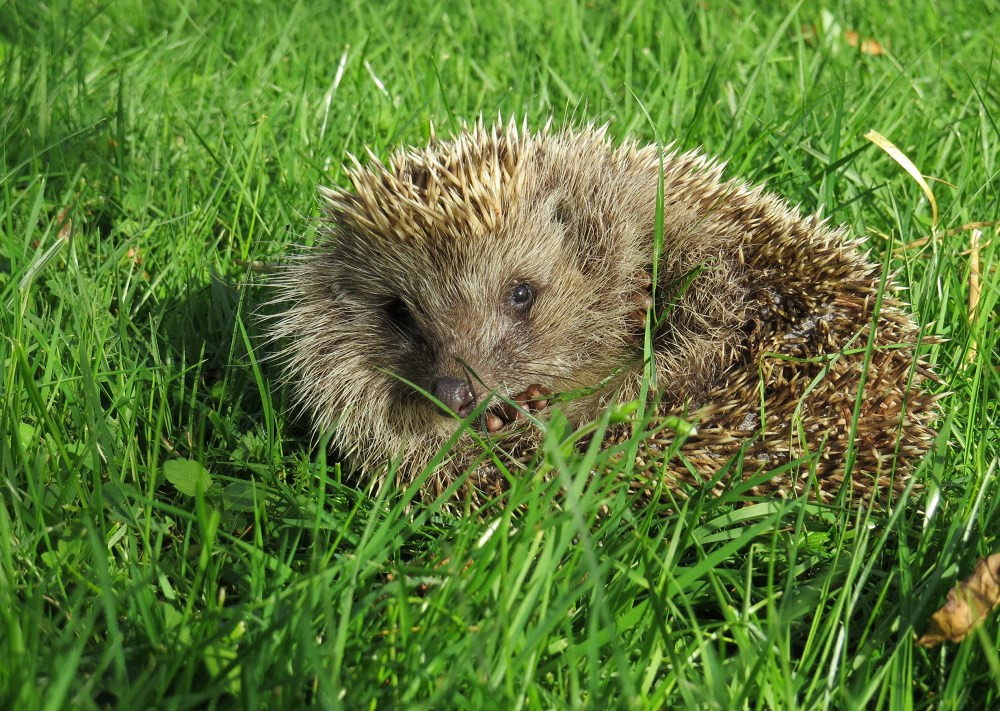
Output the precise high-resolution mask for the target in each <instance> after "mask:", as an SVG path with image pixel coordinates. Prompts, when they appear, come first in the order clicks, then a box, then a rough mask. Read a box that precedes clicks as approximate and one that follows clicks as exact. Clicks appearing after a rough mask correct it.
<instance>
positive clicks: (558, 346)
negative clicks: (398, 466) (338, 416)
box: [328, 191, 634, 436]
mask: <svg viewBox="0 0 1000 711" xmlns="http://www.w3.org/2000/svg"><path fill="white" fill-rule="evenodd" d="M564 193H565V191H559V192H558V198H557V197H556V195H549V196H548V197H547V198H544V197H543V198H542V199H538V200H530V201H525V202H523V203H521V204H518V205H512V206H511V208H510V209H509V211H508V213H507V214H505V215H501V217H500V218H499V219H498V220H497V222H496V224H495V226H494V228H493V229H492V230H490V231H489V232H484V233H481V234H475V233H473V232H471V231H470V232H466V233H464V234H463V233H457V234H452V235H448V237H449V239H447V240H442V239H441V237H440V236H438V237H437V241H436V242H432V236H429V235H411V236H410V241H407V242H403V243H402V244H400V245H398V248H397V249H395V250H394V251H393V252H391V253H385V252H383V254H382V256H381V260H380V261H379V262H378V263H375V262H373V261H371V260H372V255H373V254H374V253H375V252H376V251H377V250H378V244H377V240H378V239H379V238H378V237H376V238H375V240H374V242H375V243H373V239H372V237H371V236H370V235H366V234H364V233H359V232H356V231H355V232H349V233H345V234H342V235H341V236H340V237H339V239H338V241H337V243H336V245H335V247H334V249H333V250H332V252H331V254H330V255H329V261H328V263H329V264H330V266H331V270H332V271H333V274H332V275H331V281H332V282H333V284H334V292H335V294H334V297H333V298H332V299H331V304H330V307H331V310H336V311H338V312H339V314H340V318H342V319H346V320H348V321H349V323H345V324H343V328H344V330H345V331H346V332H352V333H371V334H372V335H374V336H375V339H374V340H373V342H372V343H371V346H370V350H369V352H368V353H369V364H370V367H371V368H374V369H375V370H377V371H381V372H383V374H384V376H385V378H386V382H385V387H384V388H383V392H384V395H385V397H386V399H387V404H386V408H387V411H388V412H395V413H398V414H401V415H402V414H404V413H405V419H407V420H408V421H409V423H410V425H411V428H413V429H416V430H417V432H415V434H416V435H417V436H426V435H429V434H432V433H433V434H440V435H447V434H450V433H451V432H453V431H454V429H455V427H456V422H455V419H454V417H453V415H452V414H451V413H457V414H458V415H459V416H460V417H465V416H467V415H468V414H469V413H470V412H472V411H473V410H474V409H476V407H477V405H479V404H481V403H483V401H484V400H488V399H489V398H490V397H491V396H492V395H494V394H495V393H499V394H500V395H502V396H504V397H506V398H514V399H518V397H519V396H521V395H522V394H523V393H526V392H527V391H528V389H529V388H531V387H532V386H535V388H536V389H538V390H540V391H547V392H552V391H569V390H575V389H579V388H585V387H588V386H593V385H594V384H595V383H597V382H599V381H600V380H602V379H603V378H606V377H607V376H608V374H610V373H611V371H612V370H613V369H614V368H615V366H616V365H619V364H620V361H621V356H622V353H621V351H620V350H619V349H615V348H609V347H608V343H609V342H612V343H613V342H614V341H615V338H614V334H609V333H608V329H609V324H610V327H612V328H613V327H614V326H615V324H624V323H625V320H624V319H623V317H622V313H621V312H622V311H623V308H624V306H623V304H625V306H627V303H626V302H624V301H622V300H621V299H617V298H615V294H614V292H613V291H611V292H609V291H608V290H603V291H602V290H595V289H593V288H592V287H591V286H590V282H589V280H590V276H589V275H588V274H587V273H586V269H588V268H591V269H593V268H594V265H595V264H596V262H595V260H594V255H589V261H588V260H584V259H582V258H581V253H580V250H579V245H578V235H577V234H576V233H575V231H574V229H575V228H578V223H579V222H580V220H575V221H574V223H573V224H572V225H567V224H566V222H567V221H568V218H567V217H566V214H569V212H570V211H577V212H580V211H581V206H578V205H574V204H573V203H571V202H570V198H569V197H567V196H566V195H565V194H564ZM557 205H558V207H559V210H561V211H562V212H563V214H562V215H561V218H562V219H557V212H556V209H555V208H556V206H557ZM429 244H435V247H436V248H435V249H433V250H431V251H428V249H427V246H428V245H429ZM498 246H499V249H498ZM603 271H604V272H607V271H608V269H607V267H606V266H605V267H604V268H603ZM609 295H610V297H611V298H609ZM588 297H589V298H588ZM633 308H634V307H633ZM581 327H582V328H586V329H587V330H588V331H589V332H590V333H592V334H594V335H595V336H596V335H598V334H599V336H600V337H599V338H596V337H593V336H591V338H588V337H587V335H586V334H582V333H581V332H580V330H581ZM609 335H610V336H611V337H610V339H609ZM618 340H619V341H620V342H622V343H625V339H624V338H619V339H618ZM376 341H377V342H376ZM414 386H416V387H414ZM420 391H423V393H422V392H420ZM424 393H429V394H431V395H433V397H434V398H435V399H436V400H438V401H439V402H440V403H441V404H443V405H444V406H445V408H446V410H447V411H445V410H442V409H441V408H439V407H438V406H437V405H436V404H435V403H433V402H432V401H431V400H430V399H429V398H427V397H426V396H425V395H424ZM535 399H536V400H537V398H535ZM498 404H499V400H498ZM580 408H581V405H580V404H578V405H577V406H575V407H570V410H571V411H573V410H579V409H580ZM448 411H450V412H448ZM486 423H487V424H486V427H487V429H488V430H491V431H495V430H496V429H499V428H500V426H501V424H502V423H501V422H498V420H497V419H496V417H495V416H491V415H488V416H487V419H486Z"/></svg>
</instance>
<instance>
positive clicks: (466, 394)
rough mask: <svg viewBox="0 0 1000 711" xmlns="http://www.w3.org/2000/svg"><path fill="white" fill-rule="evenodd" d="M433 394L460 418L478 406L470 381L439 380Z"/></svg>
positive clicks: (436, 381) (435, 382) (455, 379)
mask: <svg viewBox="0 0 1000 711" xmlns="http://www.w3.org/2000/svg"><path fill="white" fill-rule="evenodd" d="M431 394H432V395H433V396H434V397H436V398H437V399H438V400H440V401H441V402H442V403H443V404H444V406H445V407H447V408H448V409H449V410H451V411H452V412H454V413H456V414H458V416H459V417H465V416H466V415H468V414H469V413H470V412H472V410H473V408H474V407H475V406H476V394H475V393H474V392H472V388H471V387H469V383H468V381H465V380H459V379H458V378H438V379H437V380H435V381H434V388H433V389H432V390H431Z"/></svg>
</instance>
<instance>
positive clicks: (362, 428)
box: [271, 121, 931, 494]
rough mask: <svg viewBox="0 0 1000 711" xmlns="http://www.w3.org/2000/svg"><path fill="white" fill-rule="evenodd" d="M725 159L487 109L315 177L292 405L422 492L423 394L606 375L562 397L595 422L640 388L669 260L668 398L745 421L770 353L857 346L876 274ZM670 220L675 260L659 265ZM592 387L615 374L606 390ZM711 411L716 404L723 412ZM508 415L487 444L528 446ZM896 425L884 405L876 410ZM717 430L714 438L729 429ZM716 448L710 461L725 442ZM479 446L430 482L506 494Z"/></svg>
mask: <svg viewBox="0 0 1000 711" xmlns="http://www.w3.org/2000/svg"><path fill="white" fill-rule="evenodd" d="M720 171H721V167H720V166H719V165H718V164H716V163H715V162H713V161H711V160H710V159H708V158H706V157H704V156H703V155H701V154H699V153H697V152H691V153H677V152H675V151H672V150H670V149H669V148H667V149H661V148H658V147H656V146H638V145H636V144H635V143H632V142H626V143H623V144H619V145H614V144H613V143H612V142H611V141H610V140H608V138H607V137H606V136H605V132H604V130H603V129H599V128H594V127H586V128H580V129H573V128H570V129H563V130H560V131H550V130H548V129H544V130H541V131H538V132H531V131H528V130H527V129H526V128H521V129H519V128H518V127H517V126H516V125H515V124H513V123H510V124H506V125H502V124H497V125H495V126H492V127H487V126H486V125H485V124H483V122H481V121H480V122H479V123H478V124H476V125H475V126H474V127H472V128H470V129H466V130H464V131H463V132H461V133H460V134H459V135H458V136H456V137H454V138H451V139H445V140H439V139H437V138H436V137H432V139H431V141H430V143H429V144H428V145H427V146H426V147H425V148H421V149H414V148H404V149H400V150H399V151H397V152H396V153H395V154H394V155H393V156H392V157H391V158H390V159H389V160H388V161H387V162H385V163H383V162H381V161H380V160H379V159H378V158H377V157H376V156H374V155H373V154H371V153H369V156H368V160H367V165H362V164H361V163H360V162H359V161H357V160H356V159H355V160H353V165H352V166H351V167H350V168H348V171H347V172H348V176H349V179H350V182H351V188H350V189H325V188H324V189H321V191H320V193H321V199H322V207H323V212H324V220H323V230H322V232H323V234H322V235H321V239H320V240H319V241H318V243H317V245H316V247H314V248H313V249H312V250H310V251H308V252H307V253H306V254H304V255H302V257H301V258H299V259H296V260H293V262H292V263H291V264H290V266H288V267H287V268H285V270H284V272H283V273H282V275H281V276H280V277H279V279H278V288H279V295H278V299H279V300H280V301H283V302H285V303H287V305H288V307H287V309H286V311H285V312H284V313H283V314H281V315H280V316H279V317H277V318H276V319H275V320H274V321H273V325H272V327H271V334H272V336H274V337H275V338H276V339H279V340H280V341H281V342H282V343H283V351H282V356H283V360H284V363H285V369H286V374H287V375H288V377H289V380H290V381H291V383H292V386H293V391H294V394H295V397H296V400H297V402H298V403H299V404H300V406H301V407H302V409H303V410H304V411H305V412H306V413H307V414H308V416H309V417H310V419H311V420H312V422H313V424H314V426H315V427H316V428H317V430H331V431H332V432H333V435H334V439H333V444H334V446H335V447H336V449H337V450H338V451H339V452H340V453H341V454H342V455H343V456H345V457H346V458H347V460H348V461H349V462H350V463H351V464H352V465H353V466H354V468H355V469H356V470H357V471H358V472H359V474H360V475H361V476H362V477H363V478H366V479H367V481H368V483H369V484H370V485H371V486H372V487H373V488H376V487H379V486H381V485H382V484H383V483H385V473H386V471H387V468H386V464H387V463H388V462H394V463H395V464H394V466H393V467H392V468H391V469H392V471H394V472H395V475H394V478H395V481H396V483H397V484H398V485H403V484H406V483H407V482H408V481H410V480H411V479H413V478H414V477H415V476H416V475H418V474H419V473H420V472H421V470H422V469H423V468H424V467H425V466H426V464H427V462H428V461H429V460H430V459H431V457H432V456H434V455H435V454H436V453H437V451H438V450H439V449H440V448H441V446H442V445H443V444H444V443H445V442H446V441H448V439H449V438H450V437H452V436H453V435H454V433H455V431H456V429H457V428H458V426H459V423H458V421H457V420H456V418H455V416H454V414H453V413H452V414H450V415H449V413H447V412H445V411H444V410H442V409H441V408H440V407H439V406H438V405H437V404H435V403H434V402H433V401H432V400H431V399H430V398H428V397H426V395H425V394H424V393H431V394H433V395H435V396H436V397H438V396H440V398H439V399H448V400H449V402H446V403H445V404H446V405H449V406H450V407H451V408H452V409H453V410H455V411H457V412H458V413H459V414H460V415H465V414H466V412H467V411H468V409H469V407H470V406H471V404H477V403H483V401H484V400H489V398H490V397H494V399H496V398H495V395H496V394H497V393H499V394H500V395H501V396H503V397H504V398H513V399H514V400H516V401H518V402H521V401H523V402H525V403H528V402H530V403H533V405H532V406H536V405H538V403H539V402H540V398H539V397H538V396H537V392H538V391H537V390H533V388H536V386H542V387H543V388H544V391H545V392H549V393H551V392H568V391H573V390H579V389H587V388H590V389H591V392H590V394H589V395H587V396H585V397H580V398H576V399H573V400H570V401H568V402H565V403H564V404H563V405H562V409H563V411H564V412H565V413H566V414H567V416H568V417H569V418H570V420H571V421H573V422H576V423H581V422H584V421H586V420H587V419H590V418H593V417H596V416H597V415H598V414H599V413H600V411H601V409H602V408H603V407H604V406H606V404H607V403H608V402H609V401H610V400H612V399H630V398H634V397H635V396H636V395H637V394H638V392H639V382H640V381H641V377H642V372H643V365H642V359H643V346H642V340H643V333H644V332H645V328H646V311H647V308H646V307H647V306H648V305H650V304H651V303H652V299H651V296H652V292H653V286H654V285H653V284H652V283H651V282H652V280H653V272H654V270H653V263H654V261H657V270H656V284H655V294H656V300H657V303H656V304H653V313H654V314H659V315H660V316H659V318H658V319H656V322H657V323H658V327H657V328H656V330H655V333H654V334H653V357H654V370H655V375H656V382H657V383H658V385H659V387H660V392H659V393H658V397H659V398H660V402H661V405H660V408H661V410H663V411H664V414H668V413H669V411H670V408H679V407H683V408H689V407H691V406H692V405H702V406H704V405H705V403H711V402H713V401H714V400H717V399H720V398H721V400H722V402H728V403H729V405H728V407H729V410H730V411H731V412H730V411H726V410H725V406H723V410H722V411H723V412H728V415H726V416H727V417H729V416H731V417H735V418H737V420H738V421H739V422H744V421H749V420H748V418H750V419H752V417H753V416H754V415H753V413H754V412H759V411H760V402H759V395H758V391H759V387H758V384H757V383H754V382H751V381H750V380H747V378H746V377H744V376H747V373H757V372H758V368H757V366H758V360H759V358H760V357H761V354H762V353H765V352H771V351H781V350H782V349H786V351H787V353H788V354H790V355H793V356H794V357H811V356H814V355H818V354H821V353H823V352H826V351H828V350H831V349H832V350H835V349H836V348H839V347H842V346H843V344H842V343H840V341H839V340H838V339H840V338H841V332H842V333H843V334H847V333H848V332H850V333H851V334H854V335H856V333H857V331H858V328H859V327H863V326H864V324H865V323H866V321H867V320H868V317H869V315H870V307H869V306H868V301H867V300H866V299H867V298H868V297H869V296H871V294H872V293H874V288H875V286H877V280H878V276H879V275H878V269H877V266H873V265H871V264H868V263H867V262H865V261H864V259H863V257H862V256H861V255H860V254H858V253H857V251H856V249H855V248H854V247H855V245H854V244H853V243H852V242H851V241H850V240H847V239H845V237H844V235H843V233H842V231H838V230H833V229H830V228H829V227H827V226H825V225H824V224H823V223H822V222H820V221H818V220H817V219H815V218H812V217H806V218H803V217H801V216H800V215H799V214H798V212H797V211H796V210H794V209H793V208H790V207H788V206H787V205H786V204H785V203H783V202H782V201H780V200H779V199H778V198H775V197H773V196H771V195H768V194H766V193H763V192H762V191H761V190H760V189H759V188H750V187H747V186H745V185H743V184H741V183H738V182H735V181H723V180H722V179H721V177H720ZM661 181H662V189H663V198H664V199H663V212H662V223H661V224H660V225H658V220H657V209H656V203H657V194H658V190H659V187H660V185H661ZM657 234H662V252H661V253H659V254H658V255H657V257H658V258H657V259H654V243H655V242H656V236H657ZM873 285H874V286H873ZM887 312H888V313H889V314H890V316H891V317H892V318H891V319H890V321H891V323H895V324H897V325H896V326H894V327H892V328H894V329H895V330H892V328H890V330H889V332H887V340H890V341H891V340H899V339H900V338H903V337H908V336H909V335H911V333H912V331H913V330H914V328H915V327H913V324H912V322H911V321H910V320H909V319H908V318H907V317H905V316H904V315H902V314H897V309H896V302H893V301H891V300H890V301H889V302H888V306H887ZM893 319H895V320H893ZM844 338H845V339H846V338H847V336H844ZM796 344H798V346H796ZM793 347H798V348H799V351H801V352H799V351H795V352H792V350H788V349H793ZM845 362H846V361H845ZM900 363H903V364H904V365H905V364H906V363H909V364H911V365H912V363H913V359H912V357H910V356H907V357H904V358H903V360H902V361H900ZM898 365H899V363H896V362H895V361H893V367H898ZM887 367H888V366H887ZM779 370H780V368H779ZM807 371H808V368H804V367H803V368H800V369H799V370H797V371H794V372H792V371H788V372H787V373H786V372H784V371H781V372H779V373H778V374H777V375H775V376H774V377H776V378H778V382H786V381H790V382H791V384H790V385H789V386H788V388H786V390H788V392H789V393H792V395H794V393H795V387H797V386H795V385H794V384H795V383H798V381H799V378H800V377H802V378H811V377H814V376H813V375H809V373H808V372H807ZM845 372H846V371H845ZM851 372H852V373H853V371H851ZM609 376H613V377H610V378H609ZM744 380H746V382H744ZM841 382H847V380H842V381H841ZM598 383H604V384H605V387H604V388H603V389H601V390H597V391H596V392H594V386H596V385H597V384H598ZM456 388H457V390H456ZM800 389H801V388H800ZM817 390H819V388H816V387H813V388H811V389H808V390H803V391H802V393H801V397H802V398H805V397H807V395H808V396H809V397H813V398H815V397H816V396H815V395H812V394H811V393H812V392H814V391H817ZM420 391H424V393H421V392H420ZM528 392H531V393H535V394H533V395H525V393H528ZM776 392H778V391H776ZM456 393H459V394H456ZM522 395H523V397H521V396H522ZM779 395H780V393H779ZM882 395H883V400H885V395H884V394H882ZM904 395H905V393H904ZM782 397H785V395H780V397H778V399H777V400H776V402H782V403H783V402H784V400H782V399H781V398H782ZM824 397H828V400H829V402H824V403H820V405H821V406H819V405H818V406H815V407H806V408H805V409H804V410H803V408H802V407H801V406H800V407H799V408H798V410H794V397H792V401H793V404H792V405H788V406H787V407H788V410H789V412H788V414H789V416H791V414H792V412H793V410H794V412H796V413H801V412H802V411H806V412H810V413H812V412H813V411H815V412H816V413H817V414H816V417H819V418H820V424H822V423H823V422H824V421H823V420H822V417H830V416H831V414H830V413H831V412H832V410H831V406H832V405H833V404H835V403H834V400H836V401H837V402H836V404H837V405H838V406H839V403H840V400H841V399H842V400H844V402H847V401H852V402H853V398H854V395H852V394H849V393H842V392H840V391H836V392H834V391H831V393H830V394H829V395H828V396H824ZM519 398H520V399H519ZM785 399H788V398H787V397H786V398H785ZM900 400H905V397H902V396H901V397H900ZM893 402H895V401H894V400H893ZM917 405H918V407H917V409H918V411H919V412H918V415H917V416H916V420H915V422H916V423H917V425H919V427H918V428H917V429H915V430H913V438H915V439H916V440H920V441H923V439H921V438H926V436H927V432H929V430H927V431H925V429H920V427H923V426H924V423H925V422H926V420H927V419H928V418H929V417H930V415H929V414H928V413H929V412H930V410H931V407H930V404H929V402H927V403H925V402H923V401H919V402H917ZM539 407H540V406H539ZM712 407H716V406H715V405H712V406H711V407H710V409H709V410H707V411H705V412H704V413H703V414H704V415H706V416H712V417H716V416H717V415H718V411H717V409H712ZM781 407H785V405H781ZM781 407H778V410H779V414H781V413H780V410H781ZM741 408H743V409H745V410H746V412H745V413H744V412H742V410H741ZM496 412H497V414H493V415H489V412H487V418H488V417H490V416H492V417H493V420H489V419H486V420H484V422H493V423H494V426H487V427H485V430H484V434H485V435H486V437H487V439H491V438H492V439H493V440H498V441H502V442H505V444H506V445H507V450H506V451H510V448H511V446H513V445H511V442H516V443H517V446H520V447H521V448H522V449H521V451H522V452H524V451H530V449H531V444H532V437H531V435H530V433H529V434H525V433H524V427H521V428H520V429H518V428H516V427H514V428H508V427H506V426H505V425H507V424H510V423H512V422H513V419H514V418H513V415H510V413H509V411H508V414H507V415H506V416H504V415H501V414H499V411H496ZM819 413H826V414H819ZM890 414H892V413H890ZM504 417H506V419H504ZM891 419H892V417H888V419H887V418H886V416H885V413H883V417H882V420H880V421H883V422H887V421H889V420H891ZM720 422H722V420H720ZM898 422H899V419H898V418H897V424H898ZM497 423H499V424H497ZM522 424H523V423H522ZM501 425H504V426H501ZM470 426H471V425H470ZM742 426H743V425H742V424H740V425H739V427H742ZM786 426H787V425H786ZM817 426H818V425H817ZM720 427H721V425H720ZM733 427H734V428H735V427H736V426H735V425H734V426H733ZM886 428H888V425H886ZM508 429H513V430H516V432H515V433H514V434H511V435H509V436H508V435H507V434H506V432H507V430H508ZM486 430H488V431H486ZM723 430H725V427H722V429H720V430H719V432H720V434H719V442H720V443H721V442H728V441H730V440H733V437H732V436H731V433H730V432H728V431H723ZM761 431H762V433H765V434H766V433H768V432H770V431H771V430H770V429H768V427H763V428H762V430H761ZM779 434H780V433H779ZM505 438H506V439H505ZM727 438H728V439H727ZM880 441H881V440H880ZM702 444H703V445H704V446H702V449H701V450H698V451H699V452H702V453H704V452H708V454H707V455H706V456H708V460H706V462H708V463H707V464H706V465H705V469H706V471H707V470H708V469H709V468H711V466H712V465H711V460H713V459H717V458H720V457H722V456H723V455H724V454H725V452H726V451H728V450H726V449H725V447H723V446H721V445H720V447H721V448H718V449H717V451H716V450H715V449H712V447H713V446H715V445H713V444H712V442H709V441H708V440H706V441H705V442H703V443H702ZM727 446H728V445H727ZM879 446H881V447H882V448H883V449H884V448H885V445H884V443H883V444H880V445H879ZM775 447H778V449H780V450H781V454H782V456H790V455H791V454H792V452H791V451H790V450H789V448H788V447H787V446H783V445H780V446H779V445H777V444H775V443H774V442H771V443H769V444H768V445H767V447H766V448H768V449H769V450H774V449H775ZM515 448H516V447H515ZM702 450H704V451H702ZM881 452H882V450H878V451H877V452H876V454H878V455H879V456H881ZM692 454H693V455H694V454H695V452H693V453H692ZM482 458H483V457H482V446H481V445H478V444H475V443H474V442H473V438H471V437H470V436H469V435H468V433H466V434H464V435H462V436H461V438H460V439H459V441H458V443H457V445H456V446H455V447H454V448H453V449H452V451H451V452H450V453H449V456H448V459H447V460H446V461H445V462H444V463H443V464H442V465H440V466H439V467H438V469H437V471H436V472H435V474H434V476H433V477H432V479H431V480H430V482H429V484H428V488H429V490H430V491H429V493H432V494H433V493H435V492H437V491H440V490H441V489H442V488H444V487H445V486H447V485H448V483H449V482H450V481H452V480H454V478H455V477H457V476H458V475H460V474H462V473H463V472H464V471H466V470H469V469H470V468H471V469H476V472H477V474H476V475H475V476H473V477H472V478H471V479H470V481H471V482H472V486H473V487H479V488H480V489H481V488H484V485H485V488H493V489H497V488H502V482H500V483H498V482H499V481H500V479H499V475H498V474H497V473H496V471H495V469H493V468H492V465H489V464H482V461H481V460H482ZM477 462H478V463H477ZM477 467H478V469H477ZM834 469H835V467H834Z"/></svg>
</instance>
